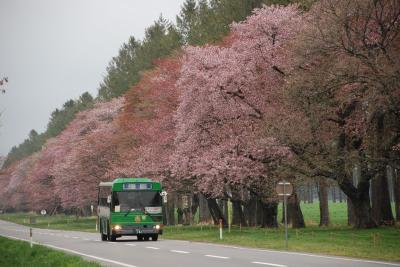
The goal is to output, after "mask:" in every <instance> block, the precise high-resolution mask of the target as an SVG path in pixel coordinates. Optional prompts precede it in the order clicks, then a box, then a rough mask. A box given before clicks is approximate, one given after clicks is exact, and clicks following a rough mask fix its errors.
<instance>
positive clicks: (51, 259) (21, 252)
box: [0, 237, 100, 267]
mask: <svg viewBox="0 0 400 267" xmlns="http://www.w3.org/2000/svg"><path fill="white" fill-rule="evenodd" d="M0 255H1V257H0V266H1V267H3V266H4V267H14V266H15V267H17V266H18V267H22V266H31V267H36V266H37V267H42V266H49V267H52V266H60V267H63V266H65V267H81V266H82V267H88V266H89V267H100V265H99V264H97V263H94V262H88V261H85V260H83V259H82V258H80V257H78V256H70V255H67V254H65V253H63V252H60V251H56V250H52V249H48V248H46V247H43V246H39V245H34V246H33V248H30V246H29V243H27V242H23V241H17V240H11V239H7V238H3V237H0Z"/></svg>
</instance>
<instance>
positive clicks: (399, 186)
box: [393, 169, 400, 223]
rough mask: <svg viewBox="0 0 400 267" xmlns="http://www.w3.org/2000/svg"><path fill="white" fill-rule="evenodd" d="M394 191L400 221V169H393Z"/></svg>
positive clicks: (397, 217) (397, 215) (397, 216)
mask: <svg viewBox="0 0 400 267" xmlns="http://www.w3.org/2000/svg"><path fill="white" fill-rule="evenodd" d="M393 193H394V206H395V210H396V222H397V223H400V176H399V170H397V169H394V170H393Z"/></svg>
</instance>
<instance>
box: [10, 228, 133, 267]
mask: <svg viewBox="0 0 400 267" xmlns="http://www.w3.org/2000/svg"><path fill="white" fill-rule="evenodd" d="M3 236H4V237H8V238H12V239H16V240H20V241H25V242H29V240H26V239H22V238H18V237H15V236H9V235H3ZM32 243H33V244H36V245H42V246H46V247H49V248H54V249H58V250H62V251H66V252H70V253H74V254H77V255H80V256H84V257H88V258H92V259H96V260H100V261H105V262H109V263H113V264H117V265H121V266H125V267H136V266H135V265H131V264H127V263H123V262H119V261H114V260H110V259H106V258H101V257H97V256H93V255H90V254H85V253H82V252H79V251H76V250H72V249H67V248H62V247H57V246H53V245H49V244H44V243H40V244H39V243H37V242H32Z"/></svg>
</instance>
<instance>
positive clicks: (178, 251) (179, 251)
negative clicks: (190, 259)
mask: <svg viewBox="0 0 400 267" xmlns="http://www.w3.org/2000/svg"><path fill="white" fill-rule="evenodd" d="M171 252H175V253H181V254H189V253H190V252H188V251H183V250H171Z"/></svg>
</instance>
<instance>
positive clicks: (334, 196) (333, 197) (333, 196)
mask: <svg viewBox="0 0 400 267" xmlns="http://www.w3.org/2000/svg"><path fill="white" fill-rule="evenodd" d="M331 190H332V202H333V203H336V186H335V185H334V186H332V189H331Z"/></svg>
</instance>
